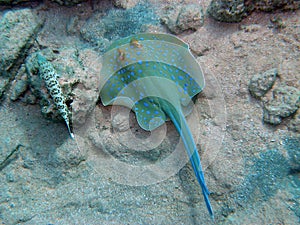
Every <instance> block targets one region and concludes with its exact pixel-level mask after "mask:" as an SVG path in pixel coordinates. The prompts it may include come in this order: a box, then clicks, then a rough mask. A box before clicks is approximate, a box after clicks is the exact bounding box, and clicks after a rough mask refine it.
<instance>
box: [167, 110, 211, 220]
mask: <svg viewBox="0 0 300 225" xmlns="http://www.w3.org/2000/svg"><path fill="white" fill-rule="evenodd" d="M175 114H176V115H175ZM175 114H174V113H173V112H172V110H170V111H169V112H168V116H169V117H170V119H171V120H172V121H173V123H174V125H175V127H176V129H177V131H178V132H179V134H180V136H181V138H182V141H183V144H184V146H185V149H186V151H187V153H188V156H189V159H190V162H191V164H192V167H193V170H194V173H195V175H196V178H197V180H198V183H199V184H200V186H201V189H202V194H203V196H204V201H205V204H206V207H207V209H208V212H209V214H210V216H211V217H212V218H214V213H213V209H212V206H211V204H210V200H209V197H208V196H209V194H210V192H209V191H208V188H207V186H206V183H205V180H204V174H203V170H202V166H201V162H200V156H199V153H198V151H197V147H196V144H195V142H194V139H193V136H192V134H191V131H190V129H189V127H188V125H187V122H186V120H185V117H184V115H183V114H182V112H178V113H175Z"/></svg>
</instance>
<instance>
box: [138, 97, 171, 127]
mask: <svg viewBox="0 0 300 225" xmlns="http://www.w3.org/2000/svg"><path fill="white" fill-rule="evenodd" d="M133 110H134V111H135V114H136V119H137V121H138V124H139V125H140V127H141V128H143V129H144V130H147V131H152V130H154V129H156V128H158V127H160V126H161V125H162V124H164V123H165V121H166V115H165V113H164V112H163V111H162V110H161V108H160V107H159V106H157V105H156V104H155V103H154V102H153V101H151V100H149V99H148V98H144V99H142V100H140V101H138V102H137V103H136V104H135V106H134V108H133Z"/></svg>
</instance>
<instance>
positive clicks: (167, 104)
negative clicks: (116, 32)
mask: <svg viewBox="0 0 300 225" xmlns="http://www.w3.org/2000/svg"><path fill="white" fill-rule="evenodd" d="M101 85H102V86H101V87H100V88H101V89H100V90H101V92H100V97H101V100H102V103H103V104H104V105H105V106H106V105H112V104H118V105H123V106H126V107H129V108H130V109H132V110H133V111H134V112H135V114H136V118H137V121H138V124H139V125H140V126H141V127H142V128H143V129H145V130H147V131H151V130H154V129H155V128H157V127H159V126H161V125H162V124H163V123H164V122H165V121H166V120H167V119H170V120H171V121H172V122H173V123H174V125H175V127H176V129H177V131H178V132H179V134H180V136H181V138H182V140H183V143H184V146H185V148H186V151H187V153H188V156H189V159H190V162H191V164H192V167H193V170H194V172H195V175H196V177H197V180H198V182H199V184H200V186H201V189H202V193H203V196H204V200H205V203H206V206H207V209H208V211H209V214H210V215H211V216H212V217H213V210H212V207H211V204H210V201H209V198H208V195H209V194H210V193H209V191H208V188H207V186H206V183H205V180H204V175H203V171H202V166H201V163H200V157H199V154H198V151H197V148H196V144H195V142H194V139H193V136H192V134H191V131H190V129H189V127H188V125H187V122H186V119H185V116H186V115H188V114H189V113H190V112H191V110H192V98H193V97H194V96H195V95H196V94H198V93H199V92H201V91H202V89H203V88H204V85H205V84H204V77H203V75H202V72H201V68H200V67H199V65H198V63H197V62H196V60H195V58H194V57H193V56H192V55H191V53H190V51H189V47H188V45H187V44H186V43H184V42H183V41H181V40H180V39H178V38H176V37H175V36H172V35H167V34H150V33H143V34H137V35H133V36H130V37H126V38H123V39H120V40H117V41H115V42H114V43H113V44H112V45H111V46H110V47H109V49H108V50H107V51H106V53H105V54H104V56H103V67H102V71H101Z"/></svg>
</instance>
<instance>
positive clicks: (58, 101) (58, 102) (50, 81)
mask: <svg viewBox="0 0 300 225" xmlns="http://www.w3.org/2000/svg"><path fill="white" fill-rule="evenodd" d="M37 63H38V65H39V74H40V77H41V78H42V79H43V80H44V81H45V84H46V88H47V90H48V92H49V94H50V96H51V97H52V99H53V101H54V104H55V106H56V108H57V109H58V111H59V114H60V115H61V116H62V118H63V119H64V120H65V122H66V125H67V128H68V131H69V134H70V136H71V138H72V139H74V133H73V132H72V131H71V128H70V117H69V115H70V111H69V109H68V107H67V105H66V103H65V97H64V95H63V92H62V90H61V87H60V85H59V82H58V80H57V78H58V75H57V72H56V70H55V69H54V68H53V66H52V64H51V63H50V62H48V61H47V59H46V58H45V57H44V56H42V55H41V54H37Z"/></svg>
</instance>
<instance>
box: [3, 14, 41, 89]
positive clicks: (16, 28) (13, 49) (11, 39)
mask: <svg viewBox="0 0 300 225" xmlns="http://www.w3.org/2000/svg"><path fill="white" fill-rule="evenodd" d="M42 23H43V20H42V19H37V16H36V15H35V13H34V12H33V11H32V10H30V9H23V10H15V11H8V12H7V13H5V14H4V16H3V18H2V19H1V21H0V83H1V84H2V85H0V86H1V87H0V93H3V92H4V91H5V90H6V89H7V85H6V84H9V82H8V81H9V80H12V79H13V78H14V76H15V73H16V69H17V67H18V66H19V65H20V63H21V62H22V61H23V60H24V56H25V55H26V53H27V52H26V51H27V49H28V48H29V47H30V45H31V44H32V43H33V40H34V37H35V36H36V34H37V32H38V30H39V28H40V27H41V25H42Z"/></svg>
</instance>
